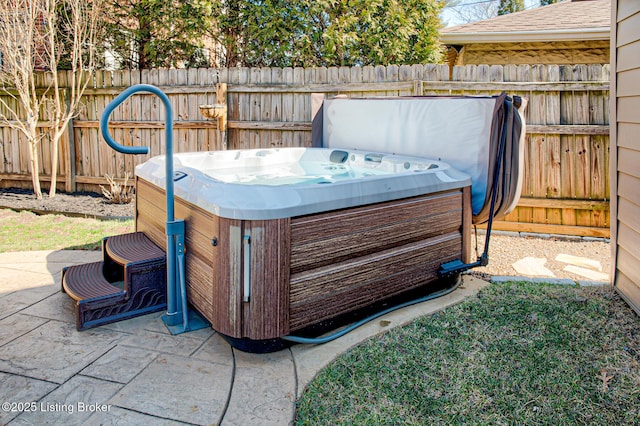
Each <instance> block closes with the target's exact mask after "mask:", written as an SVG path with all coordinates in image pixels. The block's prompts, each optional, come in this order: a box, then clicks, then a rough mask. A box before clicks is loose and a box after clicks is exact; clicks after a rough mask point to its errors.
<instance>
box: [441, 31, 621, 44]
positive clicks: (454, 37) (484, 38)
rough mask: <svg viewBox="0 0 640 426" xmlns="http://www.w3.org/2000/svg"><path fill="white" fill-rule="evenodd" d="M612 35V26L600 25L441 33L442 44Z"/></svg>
mask: <svg viewBox="0 0 640 426" xmlns="http://www.w3.org/2000/svg"><path fill="white" fill-rule="evenodd" d="M610 37H611V28H610V27H598V28H585V29H573V28H572V29H560V30H547V31H497V32H467V33H440V42H441V43H442V44H472V43H518V42H538V41H547V42H548V41H585V40H609V39H610Z"/></svg>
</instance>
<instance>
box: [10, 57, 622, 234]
mask: <svg viewBox="0 0 640 426" xmlns="http://www.w3.org/2000/svg"><path fill="white" fill-rule="evenodd" d="M450 71H451V72H450ZM92 77H93V82H92V83H93V84H92V85H91V87H90V88H89V89H88V90H87V91H86V92H85V95H84V98H83V108H82V109H81V111H80V112H79V114H78V116H77V117H76V118H75V119H74V120H73V121H72V122H71V124H70V126H69V131H68V132H67V133H66V135H65V137H64V138H63V140H62V141H61V146H60V151H59V156H58V158H57V159H56V161H58V170H59V171H60V175H59V176H58V181H59V182H60V189H65V190H66V191H76V190H88V191H98V190H99V189H98V185H99V184H104V183H106V179H105V175H107V174H108V175H110V176H115V177H116V178H120V179H123V178H124V177H125V175H126V174H127V173H129V174H133V170H134V167H135V165H136V164H138V163H140V162H143V161H146V160H147V159H148V158H149V157H150V156H155V155H160V154H163V152H162V149H163V147H164V140H163V138H164V134H163V133H164V130H163V129H164V123H163V118H164V110H163V106H162V105H161V104H160V103H159V102H158V100H157V99H156V98H155V97H154V96H151V95H146V94H141V95H136V96H134V97H132V98H129V99H128V100H127V101H125V102H124V103H123V105H121V106H120V107H119V108H117V109H116V110H115V111H114V112H113V114H112V116H111V119H112V121H111V122H110V127H111V133H112V135H113V137H114V139H115V140H117V141H118V142H120V143H122V144H124V145H127V146H136V145H143V146H149V147H150V148H151V150H150V154H149V155H147V156H136V157H133V156H125V155H123V154H119V153H116V152H115V151H113V150H111V149H110V148H109V147H108V146H107V145H106V143H104V142H103V141H102V140H101V138H100V136H99V129H98V127H99V126H98V121H99V119H100V116H101V114H102V111H103V110H104V108H105V106H106V105H107V104H108V103H109V102H110V101H111V100H112V99H113V98H115V97H116V96H117V95H118V94H119V93H120V92H122V90H124V89H125V88H126V87H129V86H130V85H133V84H138V83H147V84H153V85H156V86H159V87H160V88H161V89H162V90H163V91H164V92H165V93H166V94H167V95H168V96H169V98H170V100H171V103H172V105H173V119H174V138H173V139H174V149H175V150H176V152H188V151H209V150H221V149H245V148H266V147H289V146H310V145H311V120H312V117H311V114H312V107H311V96H310V95H311V94H312V93H324V94H325V96H326V97H332V96H335V95H346V96H348V97H378V96H384V97H394V96H425V95H491V94H498V93H501V92H503V91H505V92H507V93H509V94H512V95H520V96H523V97H526V98H528V99H529V106H528V108H527V112H526V121H527V134H526V146H525V167H524V185H523V194H522V195H523V198H522V200H521V201H520V203H519V204H518V207H517V208H516V210H515V211H514V212H513V213H511V214H510V215H509V216H507V217H506V218H504V220H502V221H499V222H498V223H497V224H496V227H497V228H498V229H505V230H519V231H526V232H544V233H551V234H571V235H585V236H594V237H608V236H609V220H610V219H609V201H608V200H609V196H610V195H609V194H610V193H609V185H610V182H609V65H608V64H604V65H505V66H501V65H492V66H486V65H466V66H456V67H454V68H453V69H452V70H449V67H448V66H447V65H434V64H426V65H402V66H396V65H390V66H376V67H372V66H366V67H332V68H323V67H320V68H228V69H214V68H199V69H180V70H178V69H170V70H169V69H154V70H142V71H139V70H132V71H129V70H117V71H100V72H96V73H95V74H94V75H93V76H92ZM59 79H60V82H61V88H62V89H61V92H62V94H63V95H66V93H67V91H66V90H64V82H65V81H67V78H66V75H65V74H64V73H61V74H60V76H59ZM38 81H39V82H40V85H41V87H42V88H45V87H47V82H46V81H45V76H44V75H39V76H38ZM216 83H226V84H227V92H226V98H227V99H226V100H227V108H228V117H227V118H228V121H227V126H226V129H224V130H225V131H222V130H223V129H218V122H217V121H216V120H207V119H206V118H205V117H203V116H202V114H201V113H200V110H199V105H203V104H215V103H216ZM12 93H13V92H11V89H8V91H5V92H3V91H2V89H0V97H2V99H3V100H4V101H5V102H7V104H9V105H12V106H15V105H16V104H15V102H16V101H15V100H14V99H13V98H12V97H11V94H12ZM41 118H42V122H41V123H40V125H39V129H40V131H41V133H42V140H41V142H40V144H39V157H40V158H39V160H40V163H39V164H40V167H41V169H40V174H41V181H42V182H43V183H44V186H47V182H50V180H51V178H50V173H51V154H50V152H51V143H50V140H49V136H48V133H47V132H48V129H47V126H46V124H47V119H48V116H47V112H46V111H42V114H41ZM27 150H28V146H27V143H26V141H25V140H24V138H23V137H22V136H21V135H20V134H19V133H18V132H17V131H16V130H13V129H11V128H9V127H8V126H7V125H6V124H5V125H4V126H2V125H1V124H0V155H1V156H2V157H1V160H2V161H1V162H0V185H1V186H2V187H10V186H19V187H30V185H31V177H30V172H29V167H28V151H27Z"/></svg>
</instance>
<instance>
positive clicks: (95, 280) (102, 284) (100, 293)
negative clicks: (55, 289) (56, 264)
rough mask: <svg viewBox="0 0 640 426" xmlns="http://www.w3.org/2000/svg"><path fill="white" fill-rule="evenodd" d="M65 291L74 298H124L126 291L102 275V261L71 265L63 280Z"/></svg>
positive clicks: (78, 299)
mask: <svg viewBox="0 0 640 426" xmlns="http://www.w3.org/2000/svg"><path fill="white" fill-rule="evenodd" d="M62 286H63V287H64V291H65V292H66V293H67V294H68V295H69V296H70V297H71V298H72V299H74V300H76V301H81V300H88V299H95V298H104V297H107V296H113V297H114V298H117V297H122V298H124V295H125V292H124V291H122V290H121V289H119V288H118V287H116V286H114V285H112V284H111V283H109V281H107V280H106V279H105V278H104V276H103V275H102V262H93V263H85V264H83V265H74V266H70V267H68V268H67V269H66V270H65V273H64V279H63V282H62Z"/></svg>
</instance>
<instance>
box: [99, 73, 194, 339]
mask: <svg viewBox="0 0 640 426" xmlns="http://www.w3.org/2000/svg"><path fill="white" fill-rule="evenodd" d="M138 92H148V93H152V94H154V95H157V96H158V97H159V98H160V99H161V100H162V103H163V104H164V107H165V139H166V146H165V174H166V185H165V186H166V188H165V191H166V201H167V223H166V229H165V232H166V235H167V314H166V315H165V316H163V317H162V320H163V321H164V323H165V324H166V326H167V328H168V329H169V331H170V332H171V333H172V334H180V333H184V332H186V331H191V330H196V329H199V328H202V327H203V326H206V323H204V322H203V321H202V320H199V319H198V318H197V317H196V316H195V315H193V314H192V315H189V312H188V309H187V296H186V282H185V264H184V248H185V247H184V241H185V240H184V231H185V225H184V220H181V219H179V220H176V219H175V217H174V191H173V109H172V108H171V102H170V101H169V98H168V97H167V95H166V94H165V93H164V92H163V91H162V90H160V89H159V88H157V87H156V86H152V85H150V84H137V85H135V86H131V87H129V88H127V89H125V90H124V91H123V92H122V93H120V94H119V95H118V96H116V98H115V99H114V100H112V101H111V102H110V103H109V104H108V105H107V107H106V108H105V110H104V112H103V113H102V117H101V118H100V131H101V133H102V137H103V138H104V140H105V141H106V142H107V144H108V145H109V146H110V147H111V148H113V149H114V150H116V151H118V152H121V153H123V154H134V155H138V154H148V153H149V148H148V147H146V146H124V145H121V144H119V143H118V142H116V141H115V140H113V138H112V137H111V135H110V134H109V117H110V116H111V113H112V112H113V110H114V109H115V108H116V107H117V106H119V105H120V104H121V103H122V102H124V101H125V100H126V99H127V98H129V97H130V96H131V95H133V94H135V93H138ZM190 317H191V319H192V324H191V325H190V324H189V319H190Z"/></svg>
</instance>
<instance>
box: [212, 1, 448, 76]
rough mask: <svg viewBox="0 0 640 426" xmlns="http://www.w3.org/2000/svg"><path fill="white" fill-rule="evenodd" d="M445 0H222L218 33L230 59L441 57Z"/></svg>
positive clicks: (322, 62)
mask: <svg viewBox="0 0 640 426" xmlns="http://www.w3.org/2000/svg"><path fill="white" fill-rule="evenodd" d="M444 4H445V1H444V0H405V1H401V0H223V1H221V2H220V3H219V6H218V13H214V15H217V16H219V17H218V19H217V22H218V23H219V24H218V25H216V26H215V28H216V36H217V37H216V38H217V39H218V40H219V41H220V43H221V44H223V45H224V46H226V60H225V61H223V63H224V64H225V65H227V66H234V65H238V64H240V65H245V66H332V65H368V64H389V63H417V62H432V61H438V60H439V59H440V57H441V54H442V53H441V49H440V46H439V44H438V30H439V28H440V26H441V22H440V18H439V15H440V11H441V9H442V7H443V6H444Z"/></svg>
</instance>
